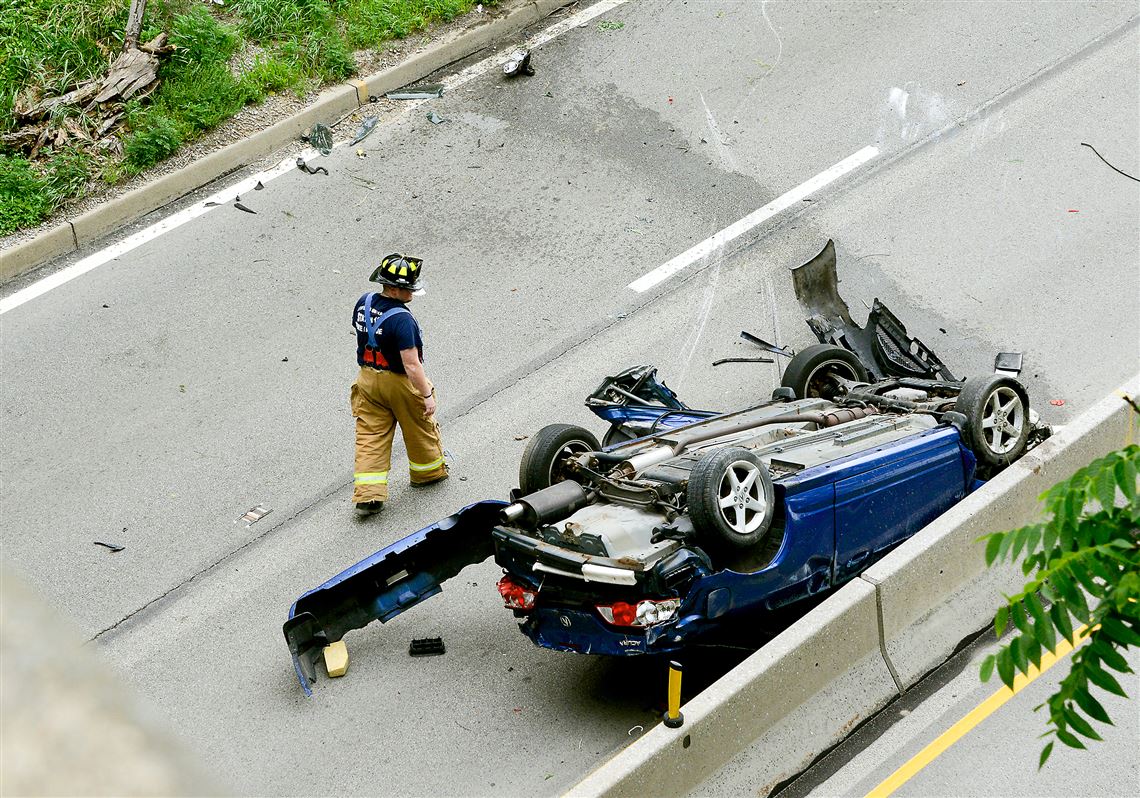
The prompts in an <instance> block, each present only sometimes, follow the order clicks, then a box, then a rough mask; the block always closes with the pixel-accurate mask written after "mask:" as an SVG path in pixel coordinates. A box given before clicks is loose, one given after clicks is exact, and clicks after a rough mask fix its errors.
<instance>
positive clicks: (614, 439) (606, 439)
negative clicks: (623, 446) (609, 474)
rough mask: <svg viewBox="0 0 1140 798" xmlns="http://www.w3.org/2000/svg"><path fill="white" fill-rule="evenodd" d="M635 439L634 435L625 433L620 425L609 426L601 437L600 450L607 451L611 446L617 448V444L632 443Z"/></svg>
mask: <svg viewBox="0 0 1140 798" xmlns="http://www.w3.org/2000/svg"><path fill="white" fill-rule="evenodd" d="M636 437H637V436H636V435H633V434H632V433H629V432H626V431H625V427H623V426H622V425H621V424H610V428H609V429H608V430H606V434H605V435H603V436H602V448H603V449H608V448H609V447H611V446H617V445H618V444H619V443H625V442H626V441H632V440H633V439H634V438H636Z"/></svg>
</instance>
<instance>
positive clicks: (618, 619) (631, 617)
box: [610, 601, 637, 626]
mask: <svg viewBox="0 0 1140 798" xmlns="http://www.w3.org/2000/svg"><path fill="white" fill-rule="evenodd" d="M610 610H611V611H612V612H613V614H614V623H615V624H617V625H618V626H633V624H634V622H636V621H637V607H635V606H634V605H632V604H628V603H626V602H624V601H619V602H617V603H616V604H612V605H610Z"/></svg>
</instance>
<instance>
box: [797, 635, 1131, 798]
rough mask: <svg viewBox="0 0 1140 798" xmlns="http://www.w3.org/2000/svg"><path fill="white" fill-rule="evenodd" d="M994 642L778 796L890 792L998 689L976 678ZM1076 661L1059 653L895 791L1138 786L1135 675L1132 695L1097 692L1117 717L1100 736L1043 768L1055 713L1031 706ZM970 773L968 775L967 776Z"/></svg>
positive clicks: (1121, 790)
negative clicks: (891, 783)
mask: <svg viewBox="0 0 1140 798" xmlns="http://www.w3.org/2000/svg"><path fill="white" fill-rule="evenodd" d="M1007 642H1008V641H1007ZM997 648H998V646H997V643H996V642H995V641H994V640H993V638H992V636H989V635H987V636H984V637H982V638H980V639H979V640H978V641H977V642H975V643H974V644H973V645H971V646H969V647H968V648H966V649H964V650H963V651H961V652H959V653H958V654H957V655H955V656H954V658H953V659H951V660H950V661H949V662H947V663H946V664H945V665H944V666H942V667H941V668H939V669H938V670H936V671H935V672H934V673H931V674H930V675H929V676H927V677H926V678H925V679H924V680H923V681H922V682H920V683H919V684H917V685H915V687H914V688H912V691H911V692H909V693H907V695H905V696H903V697H902V698H901V699H899V700H898V701H896V702H894V703H893V704H891V705H890V706H889V707H887V708H886V709H884V710H883V711H882V712H881V713H880V714H879V715H877V716H876V717H875V718H874V719H872V720H871V721H870V722H869V723H867V724H866V725H864V726H863V727H861V728H860V729H859V730H858V731H857V732H856V733H855V734H853V735H851V737H849V738H848V739H847V740H845V741H844V742H843V743H842V745H840V746H839V747H838V748H836V749H835V750H833V751H831V752H830V753H829V754H828V755H827V756H826V757H824V758H822V759H821V760H819V761H818V762H816V763H814V764H813V765H812V767H811V768H809V769H808V770H807V771H805V772H804V773H803V774H801V775H800V777H799V778H797V779H796V780H795V781H793V782H792V783H790V784H788V785H786V786H785V787H784V788H783V789H782V790H780V791H779V792H777V793H776V794H775V796H774V798H807V796H812V798H825V797H826V796H864V795H868V794H871V793H872V791H875V793H876V794H885V792H886V790H885V789H884V788H882V787H880V786H879V785H880V784H881V783H882V782H883V781H884V780H885V779H887V778H888V777H889V776H891V775H892V774H893V773H895V771H896V770H898V769H900V768H902V767H903V766H904V765H906V764H908V762H910V761H911V759H912V757H916V755H917V754H919V752H920V751H922V750H923V748H924V747H925V746H926V745H928V744H929V743H931V742H932V741H933V740H935V739H937V738H939V736H940V735H942V734H944V733H946V732H948V731H950V730H951V729H953V731H950V734H951V735H954V734H956V733H957V732H958V730H960V729H963V728H965V727H967V726H968V725H969V720H965V721H964V720H963V719H965V718H966V716H967V715H968V714H969V713H970V712H971V710H973V709H974V708H975V707H977V706H979V705H981V704H982V703H983V702H984V701H985V700H986V699H988V698H989V697H990V696H991V695H993V694H994V693H995V692H996V691H998V690H1000V688H1001V682H1000V681H999V680H998V679H997V678H996V677H995V678H994V679H993V680H991V681H990V682H989V683H988V684H985V683H982V682H981V681H979V679H978V669H979V667H980V666H981V660H982V658H984V657H985V656H986V655H987V654H989V653H992V652H994V651H996V650H997ZM1069 661H1070V660H1069V657H1064V658H1062V659H1061V660H1059V661H1058V662H1057V663H1056V664H1055V665H1054V666H1053V667H1052V668H1051V669H1050V670H1048V671H1046V672H1045V673H1043V674H1041V675H1040V676H1039V677H1038V678H1037V679H1036V680H1035V681H1033V682H1031V683H1030V684H1028V685H1027V686H1026V687H1025V688H1024V689H1023V690H1021V691H1020V692H1018V693H1017V694H1016V695H1014V696H1013V698H1011V699H1009V700H1008V701H1007V702H1006V703H1005V704H1002V705H1001V706H1000V707H998V709H997V710H996V711H994V712H993V713H992V714H991V715H989V716H987V717H986V718H985V719H983V720H981V721H980V722H979V723H977V725H974V726H972V727H970V728H969V729H968V730H967V731H965V732H964V733H963V735H962V736H961V737H959V738H957V740H956V741H955V742H953V743H952V744H951V746H950V747H949V748H947V749H946V750H945V751H943V752H942V753H941V754H940V755H939V756H937V757H936V758H935V759H933V760H932V761H931V762H929V764H926V765H925V766H924V767H921V768H920V769H916V766H914V765H912V766H911V767H909V768H907V769H906V771H904V773H906V774H908V775H909V778H907V779H906V781H903V782H902V783H900V784H898V786H897V787H896V788H895V789H894V791H893V792H891V793H890V794H891V795H894V796H899V798H943V797H945V798H951V797H952V798H966V796H989V795H1001V796H1005V797H1006V798H1023V797H1024V798H1052V796H1058V797H1061V796H1070V795H1081V796H1086V798H1100V797H1101V796H1103V797H1104V798H1114V797H1115V796H1121V795H1129V794H1134V793H1135V788H1136V785H1137V784H1140V761H1137V758H1136V741H1137V740H1138V739H1140V713H1137V712H1136V706H1135V703H1134V701H1135V695H1136V691H1137V690H1138V689H1140V678H1138V677H1137V676H1136V674H1131V675H1123V674H1119V675H1120V683H1121V685H1122V686H1123V687H1124V689H1125V691H1126V692H1127V693H1128V695H1129V696H1132V697H1133V698H1131V699H1123V698H1119V697H1118V696H1115V695H1111V694H1108V693H1102V692H1098V693H1097V700H1098V701H1103V703H1104V707H1105V709H1106V711H1107V712H1108V714H1109V717H1111V718H1112V719H1113V726H1102V725H1101V724H1099V723H1097V724H1096V725H1097V727H1098V733H1100V734H1101V736H1102V737H1103V741H1102V742H1092V741H1087V742H1088V747H1087V750H1085V751H1079V750H1075V749H1072V748H1066V747H1065V746H1064V745H1061V744H1060V743H1057V744H1055V745H1054V747H1053V753H1052V754H1051V755H1050V757H1049V761H1048V762H1046V763H1045V766H1044V767H1042V768H1040V769H1038V767H1037V763H1038V756H1039V755H1040V753H1041V748H1042V746H1043V745H1044V744H1045V742H1046V740H1042V739H1040V736H1041V735H1042V734H1043V733H1044V732H1045V729H1046V728H1047V726H1046V722H1047V720H1048V715H1047V710H1045V709H1042V710H1040V711H1038V712H1034V711H1033V709H1034V707H1036V706H1038V705H1040V704H1043V703H1045V701H1046V700H1048V698H1049V696H1050V695H1051V694H1052V693H1053V691H1055V690H1056V689H1057V686H1058V685H1059V684H1060V682H1061V680H1062V679H1063V678H1064V677H1065V675H1066V674H1067V673H1068V671H1069ZM1129 664H1130V665H1131V667H1132V668H1133V669H1135V668H1137V667H1140V653H1138V652H1135V651H1133V652H1131V654H1130V656H1129ZM955 726H957V728H955ZM1049 739H1052V738H1049ZM912 771H913V773H912ZM965 774H969V777H968V778H964V776H965ZM900 779H901V777H900ZM1130 785H1131V788H1130ZM1130 789H1131V792H1130Z"/></svg>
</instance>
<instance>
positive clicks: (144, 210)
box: [0, 0, 572, 282]
mask: <svg viewBox="0 0 1140 798" xmlns="http://www.w3.org/2000/svg"><path fill="white" fill-rule="evenodd" d="M571 1H572V0H529V1H528V2H526V3H522V4H521V5H519V6H518V7H517V8H514V9H512V10H511V11H509V12H508V13H506V14H504V15H503V16H501V17H496V18H494V19H491V20H490V21H488V22H486V23H484V24H478V25H475V26H474V27H472V28H471V29H470V30H468V31H466V32H464V33H463V34H462V35H460V36H458V37H456V38H455V39H453V40H452V41H450V42H446V43H444V44H440V45H437V46H435V47H430V48H428V49H427V50H426V51H425V52H423V53H421V54H420V55H417V56H415V57H413V58H411V59H409V60H408V61H406V62H405V63H403V64H400V65H399V66H395V67H392V68H390V69H386V70H384V71H382V72H379V73H377V74H375V75H370V76H368V77H366V78H363V79H362V80H355V81H352V82H350V83H348V84H341V85H338V86H333V87H331V88H329V89H326V90H325V91H323V92H321V94H320V95H318V97H317V99H316V100H315V101H314V102H313V103H312V104H310V105H309V106H308V107H307V108H306V109H305V110H303V111H301V112H299V113H297V114H295V115H293V116H291V117H289V118H288V119H283V120H281V121H280V122H277V123H276V124H274V125H272V126H270V127H268V128H266V129H265V130H263V131H261V132H259V133H255V134H254V135H252V136H249V137H248V138H245V139H242V140H241V141H237V142H235V143H233V144H231V145H229V146H227V147H224V148H222V149H220V150H218V151H216V152H213V153H211V154H209V155H207V156H206V157H204V158H200V159H199V160H197V161H194V162H193V163H191V164H189V165H188V166H186V167H185V168H183V169H179V170H178V171H176V172H172V173H170V174H167V175H163V176H162V177H159V178H157V179H155V180H154V181H152V182H149V183H147V184H146V185H144V186H141V187H139V188H137V189H135V190H133V191H130V192H127V193H126V194H123V195H122V196H120V197H116V198H115V199H112V200H109V201H108V202H106V203H104V204H102V205H100V206H98V207H97V208H94V209H92V210H90V211H88V212H87V213H84V214H81V215H80V216H78V217H76V218H74V219H72V220H70V221H69V222H64V223H63V224H60V225H59V226H58V227H54V228H52V229H51V230H48V231H47V232H45V233H41V234H40V235H37V236H36V237H35V238H33V239H31V240H30V241H25V242H22V243H20V244H17V245H15V246H12V247H9V248H8V249H6V250H4V252H3V253H2V254H0V282H5V281H8V280H11V279H14V278H16V277H19V276H20V275H22V274H25V273H27V272H29V271H31V270H32V269H34V268H36V267H37V266H40V265H42V264H44V263H47V262H48V261H50V260H53V259H54V258H58V257H60V256H62V255H67V254H69V253H71V252H75V251H76V250H77V249H79V248H80V247H82V246H86V245H89V244H92V243H94V242H96V241H98V240H99V239H101V238H102V237H103V236H106V235H107V234H108V233H111V232H112V231H114V230H117V229H119V228H120V227H122V226H124V225H127V224H130V223H131V222H134V221H137V220H138V219H141V218H142V217H143V216H145V215H146V214H148V213H151V212H153V211H155V210H157V209H159V208H161V207H162V206H163V205H166V204H167V203H169V202H172V201H173V200H176V199H178V198H179V197H183V196H185V195H186V194H189V193H190V192H191V191H194V190H195V189H198V188H201V187H202V186H204V185H207V184H208V183H210V182H212V181H214V180H217V179H218V178H220V177H224V176H225V175H227V174H229V173H230V172H233V171H234V170H236V169H240V168H241V167H243V166H245V165H247V164H249V163H251V162H253V161H255V160H257V159H258V158H261V157H263V156H266V155H268V154H270V153H272V152H273V151H275V150H277V149H279V148H281V147H283V146H284V145H286V144H288V143H290V142H292V141H295V140H296V139H297V137H298V136H300V135H301V133H303V132H305V131H306V130H308V129H310V128H311V127H312V126H313V124H315V123H316V122H326V123H327V122H330V121H332V120H334V119H337V118H339V117H341V116H343V115H344V114H346V113H348V112H349V111H351V110H353V109H354V108H357V107H359V106H360V105H363V104H364V103H366V102H367V101H368V97H369V95H373V96H375V95H381V94H384V93H385V92H389V91H392V90H394V89H398V88H400V87H402V86H406V85H408V84H409V83H414V82H416V81H418V80H422V79H423V78H426V77H427V76H428V75H430V74H432V73H433V72H436V71H438V70H440V69H443V68H444V67H446V66H448V65H450V64H452V63H455V62H456V61H459V60H462V59H464V58H467V57H469V56H471V55H473V54H475V53H477V52H479V51H480V50H483V49H485V48H486V47H487V46H488V45H489V44H491V42H493V41H494V40H495V39H498V38H502V37H505V36H509V35H511V34H513V33H517V32H518V31H520V30H522V29H523V28H525V27H527V26H528V25H532V24H534V23H535V22H538V21H540V20H541V19H543V18H544V17H546V16H548V15H550V14H552V13H554V12H555V11H557V10H558V9H559V8H562V7H563V6H566V5H569V4H570V3H571Z"/></svg>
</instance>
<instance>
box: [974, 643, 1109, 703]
mask: <svg viewBox="0 0 1140 798" xmlns="http://www.w3.org/2000/svg"><path fill="white" fill-rule="evenodd" d="M996 662H997V657H995V656H994V655H993V654H990V655H988V656H987V657H986V658H985V659H984V660H982V669H981V671H980V672H979V673H978V676H979V677H981V680H982V681H983V682H988V681H989V680H990V677H991V676H993V675H994V664H995V663H996ZM1085 711H1086V712H1088V710H1085ZM1089 714H1090V715H1091V714H1092V713H1091V712H1089Z"/></svg>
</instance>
